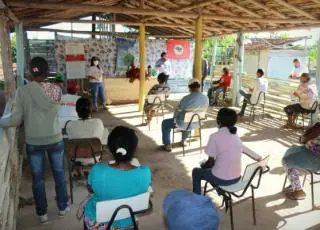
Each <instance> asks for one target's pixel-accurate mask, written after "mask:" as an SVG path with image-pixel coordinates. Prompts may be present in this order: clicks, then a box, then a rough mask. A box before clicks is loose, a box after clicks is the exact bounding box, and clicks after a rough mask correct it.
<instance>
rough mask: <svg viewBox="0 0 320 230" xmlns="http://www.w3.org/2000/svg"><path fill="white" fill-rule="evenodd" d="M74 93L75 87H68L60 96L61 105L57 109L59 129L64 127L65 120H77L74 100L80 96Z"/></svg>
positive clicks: (75, 91)
mask: <svg viewBox="0 0 320 230" xmlns="http://www.w3.org/2000/svg"><path fill="white" fill-rule="evenodd" d="M76 93H77V89H76V88H73V87H68V94H63V95H62V97H61V102H60V104H61V107H60V109H59V121H60V126H61V129H63V128H64V127H65V124H66V122H67V121H70V120H78V113H77V111H76V102H77V101H78V99H79V98H80V96H78V95H76Z"/></svg>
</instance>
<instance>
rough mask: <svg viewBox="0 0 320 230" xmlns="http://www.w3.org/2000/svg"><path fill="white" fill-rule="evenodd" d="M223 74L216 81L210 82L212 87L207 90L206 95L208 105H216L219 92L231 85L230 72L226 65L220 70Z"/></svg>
mask: <svg viewBox="0 0 320 230" xmlns="http://www.w3.org/2000/svg"><path fill="white" fill-rule="evenodd" d="M222 72H223V75H222V77H221V78H220V79H219V80H218V81H213V82H212V85H213V86H212V87H211V88H210V89H209V91H208V97H209V101H210V105H211V106H213V105H217V99H218V95H219V93H221V92H224V91H226V90H227V88H228V87H230V85H231V78H232V77H231V74H230V70H229V69H228V68H226V67H224V68H223V70H222Z"/></svg>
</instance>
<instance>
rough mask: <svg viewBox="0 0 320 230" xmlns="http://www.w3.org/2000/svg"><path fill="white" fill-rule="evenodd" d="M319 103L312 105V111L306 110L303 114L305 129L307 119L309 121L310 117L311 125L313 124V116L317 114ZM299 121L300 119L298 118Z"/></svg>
mask: <svg viewBox="0 0 320 230" xmlns="http://www.w3.org/2000/svg"><path fill="white" fill-rule="evenodd" d="M318 105H319V103H318V101H315V102H314V103H313V104H312V107H311V109H310V110H306V111H304V112H303V113H301V117H302V127H303V128H305V126H304V121H305V120H306V119H308V116H309V115H310V121H311V125H312V124H313V119H312V116H313V114H315V113H316V112H317V109H318ZM305 116H306V117H305ZM297 119H298V118H297Z"/></svg>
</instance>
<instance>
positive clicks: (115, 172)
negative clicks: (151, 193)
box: [84, 126, 151, 230]
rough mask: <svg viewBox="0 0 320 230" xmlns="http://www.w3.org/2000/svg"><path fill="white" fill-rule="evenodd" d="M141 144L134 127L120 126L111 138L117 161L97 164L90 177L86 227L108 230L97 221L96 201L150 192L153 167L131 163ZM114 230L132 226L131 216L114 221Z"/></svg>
mask: <svg viewBox="0 0 320 230" xmlns="http://www.w3.org/2000/svg"><path fill="white" fill-rule="evenodd" d="M137 146H138V137H137V135H136V132H135V131H134V130H133V129H130V128H127V127H123V126H118V127H116V128H115V129H113V130H112V132H111V133H110V135H109V138H108V148H109V150H110V152H111V154H112V156H113V158H114V160H115V162H114V163H112V164H105V163H99V164H96V165H95V166H94V167H93V168H92V170H91V172H90V173H89V177H88V186H89V191H90V192H91V193H92V196H91V198H90V199H89V200H88V201H87V203H86V205H85V208H84V218H85V224H86V227H87V229H90V230H100V229H106V225H107V223H103V224H101V223H99V224H98V223H97V222H96V203H97V202H99V201H106V200H115V199H122V198H127V197H132V196H136V195H139V194H142V193H145V192H147V191H148V188H149V186H150V184H151V170H150V169H149V168H148V167H146V166H139V167H136V166H134V165H132V164H131V161H132V159H133V157H134V154H135V152H136V150H137ZM111 229H128V230H129V229H133V223H132V221H131V219H130V218H128V219H122V220H118V221H115V222H114V224H113V226H112V227H111Z"/></svg>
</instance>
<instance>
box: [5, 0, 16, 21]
mask: <svg viewBox="0 0 320 230" xmlns="http://www.w3.org/2000/svg"><path fill="white" fill-rule="evenodd" d="M0 9H2V10H6V11H7V15H8V17H9V18H10V19H11V20H12V21H14V22H19V18H18V17H17V16H16V15H15V14H14V13H13V12H12V10H11V9H10V8H9V7H8V6H7V5H6V4H5V3H4V2H3V1H2V0H0Z"/></svg>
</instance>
